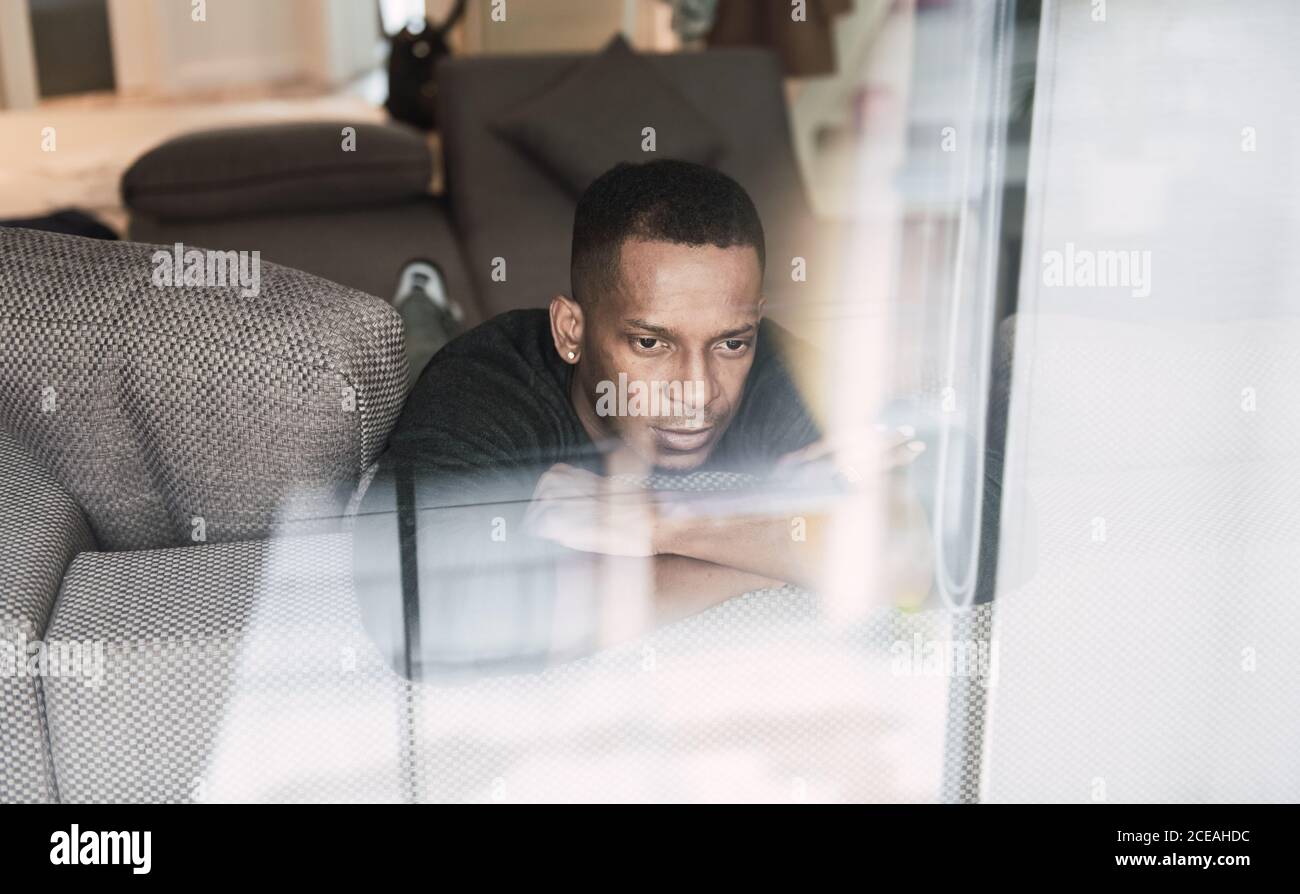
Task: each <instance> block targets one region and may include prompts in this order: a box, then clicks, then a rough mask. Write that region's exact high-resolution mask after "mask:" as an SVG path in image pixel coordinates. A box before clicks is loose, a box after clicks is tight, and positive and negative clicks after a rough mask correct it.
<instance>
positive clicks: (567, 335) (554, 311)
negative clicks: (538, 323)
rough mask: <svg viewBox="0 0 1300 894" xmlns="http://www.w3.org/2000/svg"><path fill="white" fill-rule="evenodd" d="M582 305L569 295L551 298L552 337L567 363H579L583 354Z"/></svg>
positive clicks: (557, 349)
mask: <svg viewBox="0 0 1300 894" xmlns="http://www.w3.org/2000/svg"><path fill="white" fill-rule="evenodd" d="M584 322H585V321H584V319H583V316H582V306H581V305H579V304H578V302H576V301H574V300H573V299H572V298H570V297H569V296H567V295H556V296H555V297H554V298H552V299H551V339H552V340H553V341H554V342H555V350H556V351H557V352H559V355H560V359H561V360H563V361H564V362H565V363H577V362H578V359H579V358H580V357H581V356H582V328H583V325H584Z"/></svg>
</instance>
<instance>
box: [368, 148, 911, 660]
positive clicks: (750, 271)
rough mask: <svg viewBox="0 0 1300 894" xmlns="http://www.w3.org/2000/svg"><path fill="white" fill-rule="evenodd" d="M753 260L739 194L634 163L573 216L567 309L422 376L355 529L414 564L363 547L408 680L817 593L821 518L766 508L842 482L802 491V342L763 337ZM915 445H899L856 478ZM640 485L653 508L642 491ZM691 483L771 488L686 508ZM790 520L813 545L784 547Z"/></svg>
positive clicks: (679, 165)
mask: <svg viewBox="0 0 1300 894" xmlns="http://www.w3.org/2000/svg"><path fill="white" fill-rule="evenodd" d="M764 252H765V250H764V238H763V228H762V224H761V223H760V221H759V217H758V213H757V211H756V210H755V208H754V205H753V203H752V202H751V201H750V199H749V197H748V195H746V193H745V191H744V190H743V189H742V188H741V187H740V186H739V184H737V183H735V182H734V181H733V180H731V179H730V178H728V177H726V176H725V175H723V174H721V173H718V172H717V171H714V170H711V169H708V168H705V167H702V166H699V165H694V164H689V163H686V162H679V161H654V162H649V163H646V164H641V165H629V164H622V165H619V166H617V167H615V168H613V169H612V170H610V171H608V172H607V173H605V174H604V175H603V176H601V177H600V178H598V179H597V180H596V181H595V182H594V183H593V184H592V185H591V186H590V187H589V188H588V189H587V191H586V192H585V193H584V194H583V196H582V198H581V199H580V200H579V202H578V207H577V210H576V212H575V217H574V226H573V246H572V260H571V281H572V287H573V294H572V295H556V296H555V297H553V298H552V299H551V302H550V307H549V309H547V310H542V309H538V310H525V311H514V312H511V313H507V314H504V315H502V316H499V317H497V318H495V319H493V320H490V321H488V322H487V323H485V324H483V325H481V326H479V327H478V328H476V329H474V330H473V331H471V332H469V333H466V334H465V335H463V336H461V337H460V338H458V339H456V340H455V341H453V342H452V343H451V344H449V345H447V347H445V348H444V349H443V350H442V351H440V352H439V353H438V354H437V355H436V356H435V357H434V358H433V360H432V361H431V362H430V363H429V364H428V366H427V367H426V368H425V370H424V372H423V373H422V375H421V376H420V379H419V381H418V382H417V384H416V386H415V388H414V390H413V392H412V394H411V395H410V397H409V399H408V400H407V403H406V407H405V410H404V413H403V416H402V418H401V420H400V421H399V422H398V425H397V427H396V429H395V431H394V434H393V436H392V438H391V441H390V449H389V451H388V453H387V454H386V456H385V458H384V460H383V462H382V466H381V475H380V478H379V483H378V486H377V487H376V488H372V493H371V494H370V495H368V496H367V500H366V504H367V505H366V506H365V507H364V508H363V512H362V515H361V518H362V520H363V522H362V527H363V528H364V527H365V525H366V524H367V522H366V520H367V519H371V521H370V522H369V524H370V526H371V527H372V528H382V529H383V532H384V534H385V535H386V536H387V537H388V539H389V541H390V542H391V541H396V540H399V539H401V538H402V537H403V535H405V548H404V549H403V550H400V551H399V554H398V555H394V552H393V548H392V547H391V546H385V544H383V543H382V542H380V543H378V545H376V540H375V538H374V537H373V536H371V537H363V536H358V538H357V542H358V543H359V544H360V547H359V550H358V559H359V579H362V582H363V584H365V585H367V586H368V587H369V589H370V591H371V592H372V593H373V592H375V591H378V592H381V593H383V592H387V594H388V596H387V597H383V596H380V597H366V596H365V595H364V592H363V604H368V605H369V611H370V614H371V615H372V616H373V615H374V614H375V605H376V603H377V602H380V603H382V602H384V600H385V599H386V600H387V602H386V604H387V605H388V606H389V609H390V610H389V623H388V629H389V630H390V633H392V636H394V637H395V636H396V633H395V630H396V627H397V622H396V621H395V612H394V611H393V610H392V606H393V605H394V604H396V601H397V597H396V596H394V595H393V594H394V593H395V592H396V589H397V588H398V587H399V585H400V588H401V589H402V590H403V593H404V600H405V602H404V605H405V611H404V614H403V618H402V620H403V623H405V624H406V628H405V630H404V631H403V637H404V639H403V648H405V649H406V650H407V657H410V653H411V652H412V651H414V652H415V653H416V654H415V657H414V658H412V661H413V664H416V665H419V666H421V667H423V668H425V669H426V670H427V669H428V668H429V667H430V666H431V665H455V664H463V663H473V664H482V663H483V662H485V661H504V660H509V659H511V658H515V657H518V656H520V655H532V656H554V655H557V654H568V653H577V652H581V651H584V650H586V649H590V648H592V647H593V646H598V645H601V644H604V643H607V642H610V641H614V640H617V639H621V638H624V637H627V636H631V635H635V634H637V633H640V632H643V631H644V630H646V629H649V628H651V627H653V626H655V625H656V624H661V623H664V622H666V621H669V620H673V619H676V618H680V617H683V616H685V615H688V614H691V613H693V612H697V611H699V610H701V609H703V608H706V607H708V606H709V605H712V604H715V603H717V602H720V601H722V600H724V599H727V598H730V597H732V596H736V595H739V594H741V593H744V592H747V591H750V590H754V589H759V588H763V587H770V586H776V585H780V584H781V583H794V584H797V585H801V586H806V587H817V586H818V585H819V584H820V583H821V581H820V579H819V576H820V575H821V574H822V573H823V569H824V564H825V563H824V562H823V550H824V546H823V538H822V537H821V536H820V528H819V525H818V520H819V518H820V515H818V514H817V513H816V512H811V513H807V514H808V515H809V516H811V518H810V519H809V518H805V517H804V516H803V515H798V512H799V511H802V510H803V509H806V508H807V507H800V508H799V509H798V510H792V509H791V505H790V504H789V502H788V501H782V500H779V499H777V498H775V497H773V494H775V493H776V492H777V491H778V490H781V488H779V487H778V486H777V485H778V484H780V483H782V482H784V483H787V484H788V483H790V482H791V481H793V480H795V479H799V476H803V477H802V478H801V479H800V481H799V487H798V488H797V489H798V490H800V491H802V492H803V493H804V494H805V495H807V494H809V493H811V491H812V490H813V489H814V488H813V487H812V485H811V484H810V482H813V481H815V482H816V483H817V484H818V485H819V486H820V487H821V490H822V491H823V492H826V491H828V490H833V487H832V485H833V483H834V481H835V478H834V476H832V475H830V474H823V475H820V476H813V477H812V478H809V477H808V475H807V470H808V469H809V468H810V467H811V466H812V465H815V464H817V463H818V461H819V460H821V459H822V458H823V457H824V455H825V454H827V451H826V450H825V448H824V445H822V444H821V443H820V442H819V431H818V427H817V425H816V424H815V422H814V421H813V419H812V417H811V415H810V414H809V412H808V409H807V407H806V406H805V404H804V402H803V401H802V399H801V398H800V396H799V393H798V390H797V388H796V387H795V384H794V380H793V379H792V377H791V375H790V370H789V368H788V366H787V359H786V353H785V345H786V344H788V341H789V337H788V335H786V334H785V333H783V332H782V331H781V330H779V329H778V327H776V326H774V325H773V324H771V323H770V322H767V321H764V320H763V294H762V282H763V269H764V263H765V253H764ZM916 447H917V444H916V442H911V446H910V447H909V446H908V445H907V444H905V443H903V442H902V441H900V440H895V441H894V442H893V443H890V444H888V445H887V448H888V449H887V450H886V452H885V454H884V455H883V456H881V455H873V456H869V457H868V458H867V461H868V462H871V463H877V464H879V465H883V466H889V465H892V464H897V463H900V462H903V461H905V460H906V459H907V458H908V457H910V456H913V455H915V453H916V452H917V450H916ZM823 471H826V472H829V471H830V470H829V469H823ZM863 471H864V472H866V473H872V472H874V471H875V470H874V469H870V468H864V469H863ZM705 473H727V476H729V477H722V476H718V475H711V477H708V478H705V477H703V476H704V474H705ZM650 476H653V480H654V481H655V482H656V483H658V484H659V485H660V487H659V488H658V489H656V490H647V489H645V488H644V487H642V486H641V485H640V482H642V481H644V480H645V479H646V478H647V477H650ZM774 476H775V477H774ZM702 480H703V481H706V482H708V481H718V480H723V481H736V480H743V481H749V482H760V483H763V484H764V485H765V487H759V488H758V489H757V490H755V489H754V488H751V489H750V491H749V494H750V498H749V499H747V500H746V499H739V498H737V497H736V496H735V495H734V494H728V495H715V496H714V497H712V498H710V497H705V496H702V495H700V494H698V493H697V494H695V495H694V496H690V495H688V494H686V493H683V491H690V490H692V489H695V488H698V487H699V485H700V482H701V481H702ZM785 490H786V491H788V490H789V488H786V489H785ZM755 494H757V498H755ZM390 507H391V508H395V509H396V510H397V513H398V515H397V521H394V520H393V519H392V517H391V514H389V515H388V516H385V512H386V510H389V509H390ZM814 508H815V507H814ZM796 515H798V518H799V520H800V521H807V522H809V523H810V524H811V525H812V527H813V530H812V531H809V532H808V533H807V536H803V537H792V536H791V523H792V517H794V516H796ZM376 518H378V519H380V520H379V521H375V520H374V519H376ZM402 519H406V521H404V522H403V521H402ZM403 524H405V525H406V528H405V529H403V528H402V527H401V526H402V525H403ZM412 528H413V529H414V530H412ZM370 533H371V534H373V533H374V532H373V531H371V532H370ZM381 556H386V560H385V561H386V562H387V568H388V570H387V571H386V572H385V571H376V570H374V566H375V564H376V561H377V560H378V557H381ZM379 564H381V565H382V564H383V561H379ZM363 590H364V587H363ZM416 591H418V592H416ZM413 611H418V613H419V615H420V618H419V623H418V624H412V623H411V618H410V615H411V613H412V612H413ZM374 626H375V625H374V624H372V629H373V627H374ZM390 638H391V637H390ZM414 640H419V643H416V644H413V641H414Z"/></svg>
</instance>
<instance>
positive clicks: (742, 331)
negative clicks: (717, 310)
mask: <svg viewBox="0 0 1300 894" xmlns="http://www.w3.org/2000/svg"><path fill="white" fill-rule="evenodd" d="M757 328H758V324H757V323H750V324H749V325H748V326H741V327H740V328H738V329H728V330H727V331H726V332H719V333H718V334H717V335H715V336H713V337H714V338H715V339H720V338H735V337H736V336H737V335H748V334H749V333H751V332H753V331H754V330H755V329H757Z"/></svg>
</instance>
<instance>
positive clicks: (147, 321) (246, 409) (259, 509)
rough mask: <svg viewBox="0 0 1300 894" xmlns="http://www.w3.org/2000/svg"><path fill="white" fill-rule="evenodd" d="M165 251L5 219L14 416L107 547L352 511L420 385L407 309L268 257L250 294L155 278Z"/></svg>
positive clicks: (3, 273) (217, 537)
mask: <svg viewBox="0 0 1300 894" xmlns="http://www.w3.org/2000/svg"><path fill="white" fill-rule="evenodd" d="M247 248H248V250H250V251H252V250H256V248H257V246H248V247H247ZM156 250H158V247H155V246H145V245H136V244H132V243H118V242H104V241H99V240H91V239H79V238H76V237H70V236H61V235H55V234H50V233H38V232H35V231H30V230H18V229H5V230H0V255H3V256H4V258H5V263H4V265H3V266H2V267H0V323H2V324H3V326H4V327H5V329H6V332H7V334H6V342H7V344H8V355H7V357H6V360H5V361H4V363H3V364H0V426H3V427H5V428H6V429H8V430H9V431H11V432H12V433H13V434H14V436H15V437H16V438H17V440H18V441H19V442H20V443H22V444H23V445H24V446H25V447H27V448H28V449H29V450H30V451H31V452H32V453H33V455H35V456H36V457H37V459H38V460H40V461H41V463H42V464H44V465H45V466H46V467H47V468H48V469H50V470H51V471H52V472H53V473H54V476H55V477H56V478H57V479H58V480H59V481H60V482H61V483H62V484H63V485H64V486H65V487H66V488H67V489H68V490H69V492H70V493H71V494H72V496H73V497H74V498H75V499H76V501H77V503H78V504H79V505H80V506H81V507H82V509H83V510H84V511H85V512H86V515H87V516H88V518H89V520H90V523H91V526H92V528H93V529H94V532H95V535H96V538H97V540H98V541H99V543H100V544H101V546H103V547H104V548H106V549H139V548H151V547H161V546H173V545H180V544H186V543H190V542H191V537H192V535H193V534H194V533H195V532H196V528H195V522H194V519H196V518H200V519H202V524H203V527H204V528H205V531H204V533H205V537H206V540H207V541H208V542H221V541H230V540H247V539H254V538H259V537H265V536H267V535H268V534H269V533H270V532H271V531H272V530H273V529H274V528H275V527H276V526H277V523H279V522H296V523H298V525H297V528H296V530H304V529H308V530H309V529H314V528H311V527H310V526H307V525H306V522H307V521H309V520H312V519H328V518H330V517H333V516H337V514H338V513H339V511H340V508H341V507H342V505H343V503H344V501H345V500H346V499H347V497H348V496H349V494H350V492H351V489H352V487H353V486H354V485H355V483H356V481H357V479H358V477H359V475H360V474H361V471H362V469H364V468H365V466H366V465H368V464H369V463H370V462H371V461H372V460H373V459H374V458H375V456H376V455H377V454H378V452H379V451H380V449H381V448H382V446H383V444H384V442H385V439H386V437H387V434H388V430H389V428H390V427H391V426H392V423H393V421H394V419H395V418H396V414H397V412H398V411H399V409H400V407H401V402H402V400H403V398H404V395H405V387H406V379H407V375H406V366H405V357H404V354H403V345H402V331H401V323H400V320H399V318H398V317H397V315H396V313H394V312H393V311H392V309H391V308H389V307H388V306H387V305H386V304H384V303H383V302H382V301H379V300H378V299H375V298H372V297H370V296H367V295H364V294H362V293H360V292H354V291H352V290H350V289H347V288H344V287H342V286H338V285H336V284H334V283H331V282H327V281H326V280H322V279H317V278H315V277H313V276H309V275H307V274H304V273H301V272H299V271H296V270H291V269H288V268H284V267H278V266H276V265H274V264H269V263H264V264H262V265H261V284H260V294H258V295H255V296H251V297H242V296H241V294H240V291H241V290H240V287H239V286H238V285H233V286H186V287H184V288H160V287H156V286H154V285H153V283H152V277H153V272H154V267H155V265H154V262H153V260H152V256H153V253H154V252H155V251H156ZM163 250H168V249H163ZM348 389H352V391H349V390H348ZM352 395H354V396H355V403H351V402H350V400H349V399H350V397H351V396H352Z"/></svg>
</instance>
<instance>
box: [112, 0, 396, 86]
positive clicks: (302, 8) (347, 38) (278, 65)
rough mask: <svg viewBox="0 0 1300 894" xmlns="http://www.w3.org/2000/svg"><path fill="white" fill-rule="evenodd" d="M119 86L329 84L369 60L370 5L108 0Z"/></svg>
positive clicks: (373, 40)
mask: <svg viewBox="0 0 1300 894" xmlns="http://www.w3.org/2000/svg"><path fill="white" fill-rule="evenodd" d="M109 15H110V23H111V28H112V34H113V42H114V47H113V51H114V61H115V66H116V69H117V71H116V73H117V81H118V86H119V90H120V91H121V92H123V93H127V94H148V95H175V94H185V93H194V92H206V91H214V90H222V89H228V88H239V87H247V86H253V85H262V84H274V83H283V82H311V83H320V84H323V85H333V84H338V83H341V82H342V81H345V80H346V79H348V78H349V77H351V76H353V75H355V74H358V73H359V72H361V71H363V70H365V69H367V68H369V67H371V66H373V65H375V64H376V63H377V62H378V55H377V52H376V48H377V46H378V42H379V34H378V24H377V17H376V13H375V9H374V7H373V6H372V5H371V4H370V3H368V2H357V0H276V2H267V0H208V2H207V4H206V20H205V21H195V20H194V19H193V18H192V6H191V4H190V3H188V2H184V0H109Z"/></svg>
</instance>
